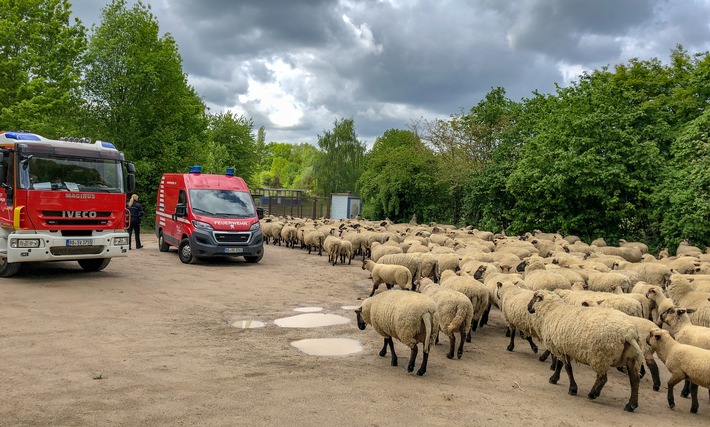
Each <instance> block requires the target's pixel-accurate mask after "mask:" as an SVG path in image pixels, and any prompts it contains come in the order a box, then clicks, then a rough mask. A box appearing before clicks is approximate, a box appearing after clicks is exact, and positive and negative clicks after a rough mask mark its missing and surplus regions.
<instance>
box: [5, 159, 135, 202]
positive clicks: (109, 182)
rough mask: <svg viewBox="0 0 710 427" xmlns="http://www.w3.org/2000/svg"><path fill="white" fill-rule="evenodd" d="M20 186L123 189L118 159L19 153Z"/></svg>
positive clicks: (96, 189) (69, 188) (80, 189)
mask: <svg viewBox="0 0 710 427" xmlns="http://www.w3.org/2000/svg"><path fill="white" fill-rule="evenodd" d="M23 157H24V158H22V159H21V161H20V164H21V167H20V168H18V169H19V174H20V188H23V189H29V190H59V191H85V192H105V193H122V192H123V169H122V168H121V163H120V162H118V161H116V160H112V159H86V158H83V159H80V158H69V157H49V156H44V155H37V154H35V155H31V156H23Z"/></svg>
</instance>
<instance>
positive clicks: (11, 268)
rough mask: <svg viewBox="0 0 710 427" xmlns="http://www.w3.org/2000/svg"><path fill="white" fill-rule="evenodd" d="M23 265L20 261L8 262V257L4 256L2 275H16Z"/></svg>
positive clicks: (1, 265) (1, 267) (0, 265)
mask: <svg viewBox="0 0 710 427" xmlns="http://www.w3.org/2000/svg"><path fill="white" fill-rule="evenodd" d="M21 266H22V264H20V263H19V262H7V258H4V259H3V260H2V263H0V277H10V276H14V275H15V274H17V272H18V271H20V267H21Z"/></svg>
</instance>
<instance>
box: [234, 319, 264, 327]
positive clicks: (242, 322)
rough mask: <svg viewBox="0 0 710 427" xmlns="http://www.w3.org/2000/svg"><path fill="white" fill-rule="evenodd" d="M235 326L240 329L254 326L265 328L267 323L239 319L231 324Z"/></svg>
mask: <svg viewBox="0 0 710 427" xmlns="http://www.w3.org/2000/svg"><path fill="white" fill-rule="evenodd" d="M230 326H231V327H233V328H239V329H252V328H263V327H264V326H266V323H264V322H259V321H257V320H237V321H234V322H232V323H231V324H230Z"/></svg>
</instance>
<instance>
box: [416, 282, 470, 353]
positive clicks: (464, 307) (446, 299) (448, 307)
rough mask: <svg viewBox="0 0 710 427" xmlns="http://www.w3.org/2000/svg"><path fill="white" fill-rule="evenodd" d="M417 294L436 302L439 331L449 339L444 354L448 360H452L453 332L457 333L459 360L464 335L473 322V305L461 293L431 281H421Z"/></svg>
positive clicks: (454, 339)
mask: <svg viewBox="0 0 710 427" xmlns="http://www.w3.org/2000/svg"><path fill="white" fill-rule="evenodd" d="M419 292H421V293H422V294H424V295H426V296H428V297H429V298H431V299H433V300H434V302H436V307H437V312H438V313H439V329H440V330H441V332H443V333H444V334H446V336H448V337H449V352H448V353H447V354H446V357H448V358H449V359H453V358H454V348H455V347H456V336H455V335H454V332H459V340H460V341H459V348H458V351H457V353H456V357H457V358H459V359H460V358H461V356H462V355H463V343H464V340H465V338H466V333H467V332H468V330H469V329H471V322H472V321H473V304H471V301H470V300H469V299H468V297H466V295H464V294H462V293H461V292H457V291H454V290H451V289H446V288H442V287H441V286H439V285H437V284H436V283H434V282H433V281H432V280H431V279H426V278H425V279H422V281H421V283H420V284H419Z"/></svg>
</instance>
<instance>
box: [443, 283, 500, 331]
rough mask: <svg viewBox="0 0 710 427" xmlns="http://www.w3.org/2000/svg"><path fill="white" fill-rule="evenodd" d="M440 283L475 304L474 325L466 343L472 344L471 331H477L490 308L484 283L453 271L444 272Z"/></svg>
mask: <svg viewBox="0 0 710 427" xmlns="http://www.w3.org/2000/svg"><path fill="white" fill-rule="evenodd" d="M439 283H440V284H441V286H442V287H444V288H448V289H453V290H455V291H459V292H461V293H463V294H464V295H466V296H467V297H468V299H469V300H470V301H471V304H473V323H472V324H471V329H470V330H469V333H468V335H467V336H466V342H471V331H475V330H476V328H477V327H478V321H479V320H480V319H481V317H482V316H483V312H484V311H485V309H486V307H487V306H488V291H487V290H486V288H485V287H484V286H483V283H481V282H479V281H478V280H476V279H474V278H473V277H471V276H467V275H463V276H459V275H457V274H456V273H454V272H453V271H452V270H446V271H444V272H442V273H441V277H440V278H439Z"/></svg>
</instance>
